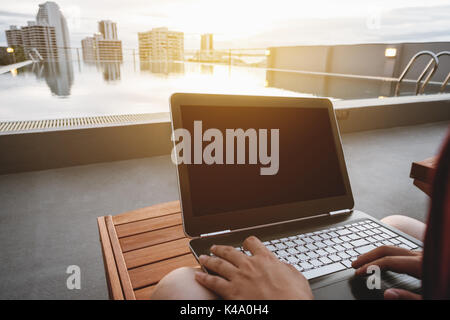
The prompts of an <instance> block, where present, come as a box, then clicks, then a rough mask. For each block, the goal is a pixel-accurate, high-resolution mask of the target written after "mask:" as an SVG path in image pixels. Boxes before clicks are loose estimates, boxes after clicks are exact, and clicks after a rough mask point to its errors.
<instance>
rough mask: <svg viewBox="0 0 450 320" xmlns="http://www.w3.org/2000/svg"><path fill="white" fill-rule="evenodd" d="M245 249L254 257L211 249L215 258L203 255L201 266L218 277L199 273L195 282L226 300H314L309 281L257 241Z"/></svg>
mask: <svg viewBox="0 0 450 320" xmlns="http://www.w3.org/2000/svg"><path fill="white" fill-rule="evenodd" d="M243 246H244V248H245V249H246V250H249V251H250V252H251V253H252V256H247V255H246V254H244V253H242V252H239V251H238V250H236V249H234V248H233V247H230V246H221V245H215V246H212V247H211V252H212V253H213V254H214V255H215V256H213V257H210V256H206V255H202V256H200V257H199V260H200V263H201V264H202V265H203V266H205V267H206V268H207V269H209V270H211V271H213V272H215V273H217V274H218V275H210V274H206V273H204V272H197V273H196V275H195V278H196V280H197V281H198V282H199V283H200V284H201V285H203V286H204V287H206V288H208V289H209V290H211V291H213V292H215V293H216V294H218V295H219V296H221V297H222V298H224V299H255V300H261V299H283V300H293V299H313V298H314V296H313V294H312V291H311V288H310V286H309V283H308V280H306V278H305V277H304V276H303V275H302V274H301V272H299V271H298V270H297V269H295V268H294V267H293V266H291V265H288V264H286V263H284V262H281V261H280V260H278V259H277V257H275V255H274V254H273V253H272V252H270V251H269V250H268V249H267V248H266V247H265V246H264V245H263V244H262V243H261V241H259V240H258V239H257V238H256V237H249V238H247V239H246V240H245V241H244V243H243Z"/></svg>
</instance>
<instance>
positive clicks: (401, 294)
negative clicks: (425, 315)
mask: <svg viewBox="0 0 450 320" xmlns="http://www.w3.org/2000/svg"><path fill="white" fill-rule="evenodd" d="M384 298H385V299H386V300H420V299H422V296H421V295H419V294H416V293H412V292H410V291H406V290H403V289H387V290H386V291H384Z"/></svg>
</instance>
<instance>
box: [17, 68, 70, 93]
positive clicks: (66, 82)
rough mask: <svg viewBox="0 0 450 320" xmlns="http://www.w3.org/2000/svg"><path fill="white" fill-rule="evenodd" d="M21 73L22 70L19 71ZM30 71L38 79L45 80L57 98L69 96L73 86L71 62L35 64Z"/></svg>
mask: <svg viewBox="0 0 450 320" xmlns="http://www.w3.org/2000/svg"><path fill="white" fill-rule="evenodd" d="M19 70H20V71H19V72H20V73H22V71H23V69H19ZM31 71H32V72H33V73H34V74H35V75H36V77H37V78H38V79H45V82H46V83H47V85H48V87H49V88H50V91H51V92H52V93H53V94H54V95H57V96H60V97H67V96H70V88H71V87H72V84H73V66H72V62H69V61H66V60H58V61H51V62H47V63H45V64H44V63H36V64H32V65H31Z"/></svg>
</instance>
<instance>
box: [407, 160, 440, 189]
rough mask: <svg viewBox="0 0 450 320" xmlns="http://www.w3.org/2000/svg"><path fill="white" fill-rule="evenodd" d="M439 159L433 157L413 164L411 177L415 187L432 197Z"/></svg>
mask: <svg viewBox="0 0 450 320" xmlns="http://www.w3.org/2000/svg"><path fill="white" fill-rule="evenodd" d="M437 162H438V157H437V156H436V157H431V158H428V159H425V160H422V161H417V162H413V163H412V165H411V173H410V175H409V176H410V177H411V178H413V179H414V180H413V183H414V185H415V186H416V187H417V188H419V189H420V190H422V191H423V192H425V193H426V194H427V195H428V196H430V197H431V185H432V180H433V176H434V172H435V171H436V165H437Z"/></svg>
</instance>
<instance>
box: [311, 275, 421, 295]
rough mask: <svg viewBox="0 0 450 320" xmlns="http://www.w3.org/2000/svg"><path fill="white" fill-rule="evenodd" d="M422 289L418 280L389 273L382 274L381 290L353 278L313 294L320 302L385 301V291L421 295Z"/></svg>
mask: <svg viewBox="0 0 450 320" xmlns="http://www.w3.org/2000/svg"><path fill="white" fill-rule="evenodd" d="M420 287H421V282H420V281H419V280H417V279H416V278H413V277H410V276H408V275H404V274H398V273H394V272H390V271H388V272H383V274H382V277H381V288H380V289H369V288H368V286H367V278H365V277H351V278H350V279H344V280H341V281H338V282H335V283H332V284H329V285H326V286H324V287H320V288H317V289H314V290H313V293H314V297H315V298H316V299H318V300H330V299H339V300H354V299H363V300H368V299H369V300H372V299H383V294H384V291H385V290H386V289H388V288H401V289H405V290H409V291H412V292H415V293H420Z"/></svg>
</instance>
